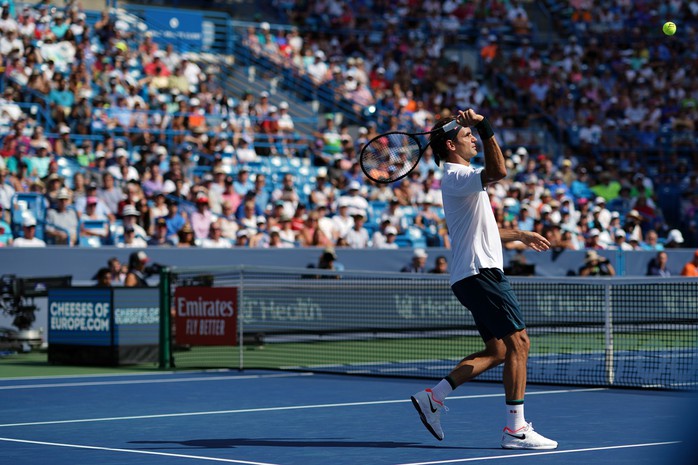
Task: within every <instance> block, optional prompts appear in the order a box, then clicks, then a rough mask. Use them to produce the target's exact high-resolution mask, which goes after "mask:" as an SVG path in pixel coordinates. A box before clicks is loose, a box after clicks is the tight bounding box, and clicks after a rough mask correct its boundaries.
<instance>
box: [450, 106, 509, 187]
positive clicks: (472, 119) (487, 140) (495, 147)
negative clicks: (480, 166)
mask: <svg viewBox="0 0 698 465" xmlns="http://www.w3.org/2000/svg"><path fill="white" fill-rule="evenodd" d="M456 121H457V122H458V124H460V125H461V126H470V127H474V128H475V129H477V132H478V134H479V136H480V141H481V142H482V149H483V150H484V152H485V169H484V170H482V173H480V176H481V178H482V185H483V186H486V185H488V184H492V183H494V182H497V181H499V180H500V179H503V178H505V177H506V175H507V167H506V164H505V163H504V154H503V153H502V149H501V148H500V147H499V144H498V143H497V139H496V138H495V137H494V131H492V127H491V126H490V123H489V121H488V120H487V118H485V117H484V116H482V115H480V114H477V113H475V111H474V110H473V109H471V108H470V109H468V110H466V111H459V112H458V116H457V117H456Z"/></svg>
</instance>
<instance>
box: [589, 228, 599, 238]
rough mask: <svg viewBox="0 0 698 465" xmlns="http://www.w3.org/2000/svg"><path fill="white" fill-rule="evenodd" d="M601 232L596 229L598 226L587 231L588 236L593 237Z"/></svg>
mask: <svg viewBox="0 0 698 465" xmlns="http://www.w3.org/2000/svg"><path fill="white" fill-rule="evenodd" d="M600 234H601V231H599V230H598V228H593V229H592V230H591V231H589V236H590V237H595V236H598V235H600Z"/></svg>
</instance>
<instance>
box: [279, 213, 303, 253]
mask: <svg viewBox="0 0 698 465" xmlns="http://www.w3.org/2000/svg"><path fill="white" fill-rule="evenodd" d="M279 227H280V228H281V230H280V231H279V236H281V241H282V242H283V243H285V244H289V245H292V244H295V243H296V241H297V240H298V231H295V230H294V229H293V224H292V223H291V216H289V215H287V214H286V213H283V214H282V215H281V218H279Z"/></svg>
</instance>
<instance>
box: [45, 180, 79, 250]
mask: <svg viewBox="0 0 698 465" xmlns="http://www.w3.org/2000/svg"><path fill="white" fill-rule="evenodd" d="M69 207H70V192H69V191H68V189H66V188H63V189H61V190H60V191H59V192H58V194H56V207H55V208H50V209H49V210H48V212H46V228H45V233H46V235H47V236H48V237H49V238H51V239H52V241H53V242H54V243H55V244H59V245H69V246H73V245H75V244H77V240H78V224H79V222H80V219H79V217H78V213H77V212H76V211H75V209H74V208H72V207H70V208H69Z"/></svg>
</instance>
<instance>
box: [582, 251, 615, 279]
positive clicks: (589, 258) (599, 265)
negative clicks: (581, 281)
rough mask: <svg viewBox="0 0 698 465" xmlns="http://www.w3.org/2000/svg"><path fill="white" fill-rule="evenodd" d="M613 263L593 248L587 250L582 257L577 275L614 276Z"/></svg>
mask: <svg viewBox="0 0 698 465" xmlns="http://www.w3.org/2000/svg"><path fill="white" fill-rule="evenodd" d="M615 275H616V270H615V269H614V268H613V265H611V263H610V262H609V261H608V259H606V258H605V257H602V256H601V255H599V253H598V252H596V251H595V250H589V251H587V253H586V256H585V257H584V265H583V266H582V267H581V268H580V269H579V276H615Z"/></svg>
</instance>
